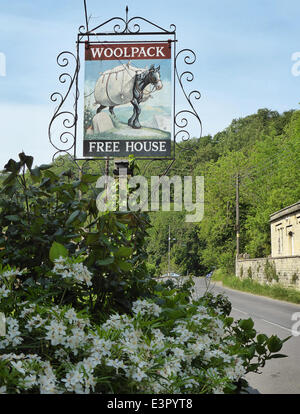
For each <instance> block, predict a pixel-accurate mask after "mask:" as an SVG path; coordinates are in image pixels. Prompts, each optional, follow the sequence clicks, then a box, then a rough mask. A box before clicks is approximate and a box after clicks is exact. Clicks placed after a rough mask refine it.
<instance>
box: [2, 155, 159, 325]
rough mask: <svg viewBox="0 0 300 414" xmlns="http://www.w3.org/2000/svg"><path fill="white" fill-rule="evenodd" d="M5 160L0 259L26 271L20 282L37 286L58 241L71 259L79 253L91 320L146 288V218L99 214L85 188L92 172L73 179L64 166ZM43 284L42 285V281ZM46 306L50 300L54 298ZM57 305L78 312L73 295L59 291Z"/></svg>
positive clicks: (125, 305) (125, 306)
mask: <svg viewBox="0 0 300 414" xmlns="http://www.w3.org/2000/svg"><path fill="white" fill-rule="evenodd" d="M19 158H20V160H19V161H18V162H16V161H14V160H12V159H11V160H9V162H8V163H7V164H6V166H5V179H4V181H3V185H2V191H1V198H0V261H1V262H2V263H3V264H4V265H5V264H9V265H11V266H15V267H18V268H21V269H25V268H26V269H27V271H26V275H25V276H24V278H23V279H22V284H23V286H24V288H25V286H26V289H27V290H28V289H29V287H30V286H31V284H32V283H39V284H40V285H41V287H42V288H44V287H45V275H46V274H47V272H49V271H50V270H51V268H52V262H51V260H50V257H49V251H50V248H51V246H53V244H54V243H58V244H60V245H62V246H64V248H65V249H66V250H67V251H68V252H69V253H70V255H74V256H75V257H77V256H80V255H83V256H82V257H84V264H85V265H86V266H87V267H88V268H89V270H90V271H91V272H92V274H93V277H92V285H91V286H90V287H89V288H88V289H86V290H87V291H86V292H83V295H88V296H89V297H90V302H89V303H90V309H89V312H90V313H91V316H92V317H95V318H99V317H101V315H103V312H106V313H108V312H111V310H112V309H115V310H118V311H120V312H129V311H130V308H131V304H132V302H133V301H134V300H136V299H137V298H138V297H140V296H141V295H146V296H147V295H150V294H151V293H152V287H151V284H152V282H151V279H150V278H149V276H148V272H147V269H146V265H145V258H146V254H145V236H146V232H147V228H148V227H149V222H148V217H147V215H146V214H145V213H144V214H138V213H133V212H129V213H123V212H115V213H114V212H107V213H99V211H98V210H97V207H96V196H97V194H94V196H93V197H91V194H92V192H91V191H90V187H91V185H92V184H94V183H95V182H96V181H97V179H98V176H95V175H91V174H84V175H83V176H82V178H81V179H80V180H79V179H77V178H76V176H75V173H74V172H72V171H71V170H69V171H65V172H61V173H60V174H56V173H54V172H53V170H52V169H51V167H52V166H51V165H41V166H40V167H36V168H32V164H33V158H32V157H30V156H27V155H25V154H24V153H21V154H19ZM47 283H48V282H47ZM53 300H54V303H57V300H56V297H55V296H54V299H53ZM62 304H69V305H72V306H73V307H75V308H76V309H79V310H80V309H81V307H82V303H81V296H80V295H79V292H78V291H76V292H74V293H73V294H71V293H70V292H69V291H67V292H66V294H65V296H64V298H63V301H62Z"/></svg>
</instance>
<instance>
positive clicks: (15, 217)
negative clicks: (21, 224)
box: [5, 215, 20, 221]
mask: <svg viewBox="0 0 300 414" xmlns="http://www.w3.org/2000/svg"><path fill="white" fill-rule="evenodd" d="M5 218H6V219H7V220H10V221H20V217H19V216H15V215H13V216H5Z"/></svg>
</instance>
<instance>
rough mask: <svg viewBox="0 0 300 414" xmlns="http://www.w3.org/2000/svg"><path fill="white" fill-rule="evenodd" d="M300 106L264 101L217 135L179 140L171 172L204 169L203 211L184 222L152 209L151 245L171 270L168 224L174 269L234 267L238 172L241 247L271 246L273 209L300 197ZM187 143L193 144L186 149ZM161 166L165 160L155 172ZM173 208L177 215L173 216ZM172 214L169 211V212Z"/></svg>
mask: <svg viewBox="0 0 300 414" xmlns="http://www.w3.org/2000/svg"><path fill="white" fill-rule="evenodd" d="M299 138H300V111H288V112H285V113H283V114H279V113H278V112H276V111H270V110H268V109H260V110H259V111H258V112H257V113H256V114H254V115H250V116H247V117H245V118H241V119H236V120H233V122H232V123H231V125H230V126H229V127H228V128H226V129H225V130H224V131H222V132H220V133H218V134H216V135H215V136H213V137H212V136H206V137H203V138H201V139H199V140H197V139H193V140H190V141H189V142H186V143H182V144H181V146H182V148H183V149H184V151H180V150H178V151H177V159H176V162H175V164H174V166H173V167H172V169H171V171H170V175H172V176H173V175H180V176H181V177H183V176H184V175H192V176H193V177H195V176H197V175H198V176H199V175H203V176H204V179H205V213H204V219H203V220H202V221H201V223H199V224H196V225H193V224H192V225H189V223H186V224H185V223H184V215H183V214H178V213H174V214H173V216H170V213H166V212H160V213H155V214H153V215H152V216H151V220H152V224H153V226H154V229H153V230H151V238H150V241H149V245H148V252H149V253H150V258H151V260H152V262H153V263H154V264H155V265H156V266H157V268H158V269H159V270H158V272H161V271H165V270H166V263H167V242H168V230H167V229H166V226H167V225H166V224H164V223H167V222H168V221H169V223H170V224H171V235H172V238H173V237H174V238H175V239H176V240H175V241H173V240H172V246H171V263H172V269H171V270H173V271H176V270H178V271H182V272H183V274H186V272H187V270H189V272H190V273H192V274H195V275H203V274H205V273H206V272H208V271H210V270H211V269H212V268H213V267H222V268H225V269H227V270H228V271H232V270H233V269H234V260H235V253H236V234H235V231H236V228H235V220H236V219H235V208H236V206H235V197H236V179H237V175H238V176H239V182H240V252H241V253H248V254H250V256H251V257H264V256H268V255H269V254H270V224H269V218H270V214H272V213H274V212H275V211H278V210H280V209H281V208H283V207H286V206H288V205H290V204H293V203H295V202H297V201H299V194H300V180H299V178H300V168H299V167H300V157H299V150H300V140H299ZM187 149H189V151H186V150H187ZM158 171H160V172H161V171H163V166H162V164H161V163H159V162H158V163H157V164H156V165H154V166H153V167H152V169H151V174H157V173H158ZM175 216H176V218H175ZM170 217H172V218H170Z"/></svg>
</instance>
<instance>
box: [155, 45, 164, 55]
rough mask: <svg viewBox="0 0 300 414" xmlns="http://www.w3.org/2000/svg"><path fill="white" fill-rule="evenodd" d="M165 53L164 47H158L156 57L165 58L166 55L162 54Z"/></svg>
mask: <svg viewBox="0 0 300 414" xmlns="http://www.w3.org/2000/svg"><path fill="white" fill-rule="evenodd" d="M162 51H163V46H160V47H159V46H158V47H157V48H156V56H157V57H158V56H162V57H165V55H164V53H163V52H162Z"/></svg>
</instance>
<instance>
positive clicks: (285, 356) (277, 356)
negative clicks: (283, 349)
mask: <svg viewBox="0 0 300 414" xmlns="http://www.w3.org/2000/svg"><path fill="white" fill-rule="evenodd" d="M287 357H288V356H287V355H284V354H275V355H271V356H270V357H269V359H273V358H287Z"/></svg>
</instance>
